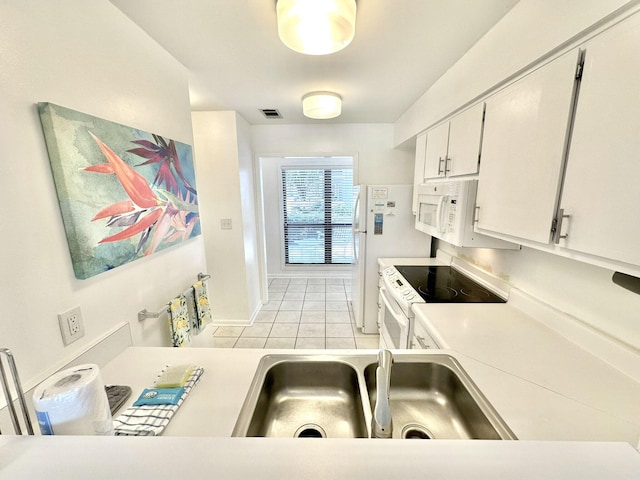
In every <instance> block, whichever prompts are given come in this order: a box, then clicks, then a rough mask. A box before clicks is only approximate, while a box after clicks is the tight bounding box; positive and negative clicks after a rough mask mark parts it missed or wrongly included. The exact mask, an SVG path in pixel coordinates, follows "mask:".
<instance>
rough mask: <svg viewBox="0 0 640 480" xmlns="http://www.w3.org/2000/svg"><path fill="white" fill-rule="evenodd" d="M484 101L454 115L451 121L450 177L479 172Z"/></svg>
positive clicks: (448, 159) (447, 173) (446, 172)
mask: <svg viewBox="0 0 640 480" xmlns="http://www.w3.org/2000/svg"><path fill="white" fill-rule="evenodd" d="M483 119H484V103H479V104H478V105H475V106H474V107H471V108H470V109H468V110H465V111H464V112H462V113H461V114H459V115H457V116H455V117H453V119H451V122H450V123H449V148H448V149H447V161H446V163H445V169H444V170H445V174H446V176H448V177H455V176H459V175H472V174H476V173H478V164H479V162H480V144H481V143H482V126H483Z"/></svg>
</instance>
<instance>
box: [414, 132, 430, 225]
mask: <svg viewBox="0 0 640 480" xmlns="http://www.w3.org/2000/svg"><path fill="white" fill-rule="evenodd" d="M426 149H427V133H426V132H425V133H421V134H420V135H418V136H417V137H416V158H415V164H414V167H413V168H414V170H413V201H412V202H411V211H412V212H413V214H414V215H415V214H416V212H417V211H418V187H419V185H420V184H421V183H422V182H424V156H425V152H426Z"/></svg>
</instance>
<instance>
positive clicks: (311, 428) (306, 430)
mask: <svg viewBox="0 0 640 480" xmlns="http://www.w3.org/2000/svg"><path fill="white" fill-rule="evenodd" d="M293 436H294V437H295V438H327V432H325V431H324V429H323V428H322V427H321V426H320V425H316V424H315V423H307V424H305V425H302V426H301V427H300V428H298V430H296V433H294V434H293Z"/></svg>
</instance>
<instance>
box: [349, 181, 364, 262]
mask: <svg viewBox="0 0 640 480" xmlns="http://www.w3.org/2000/svg"><path fill="white" fill-rule="evenodd" d="M360 195H362V192H358V196H357V197H356V202H355V204H354V206H353V221H352V222H351V225H352V229H353V234H352V236H351V242H352V247H353V258H354V259H355V261H356V263H358V260H359V259H358V251H357V249H356V235H359V234H360V233H367V231H366V230H360V229H357V228H356V219H357V218H358V213H359V210H360Z"/></svg>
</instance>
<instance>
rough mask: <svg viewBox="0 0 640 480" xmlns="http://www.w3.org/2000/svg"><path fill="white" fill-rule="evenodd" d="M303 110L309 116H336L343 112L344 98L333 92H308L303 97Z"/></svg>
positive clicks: (324, 117) (317, 117) (320, 117)
mask: <svg viewBox="0 0 640 480" xmlns="http://www.w3.org/2000/svg"><path fill="white" fill-rule="evenodd" d="M302 112H303V113H304V116H305V117H309V118H315V119H320V120H325V119H327V118H335V117H337V116H338V115H340V113H342V98H341V97H340V95H338V94H337V93H332V92H312V93H307V94H306V95H305V96H304V97H302Z"/></svg>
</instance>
